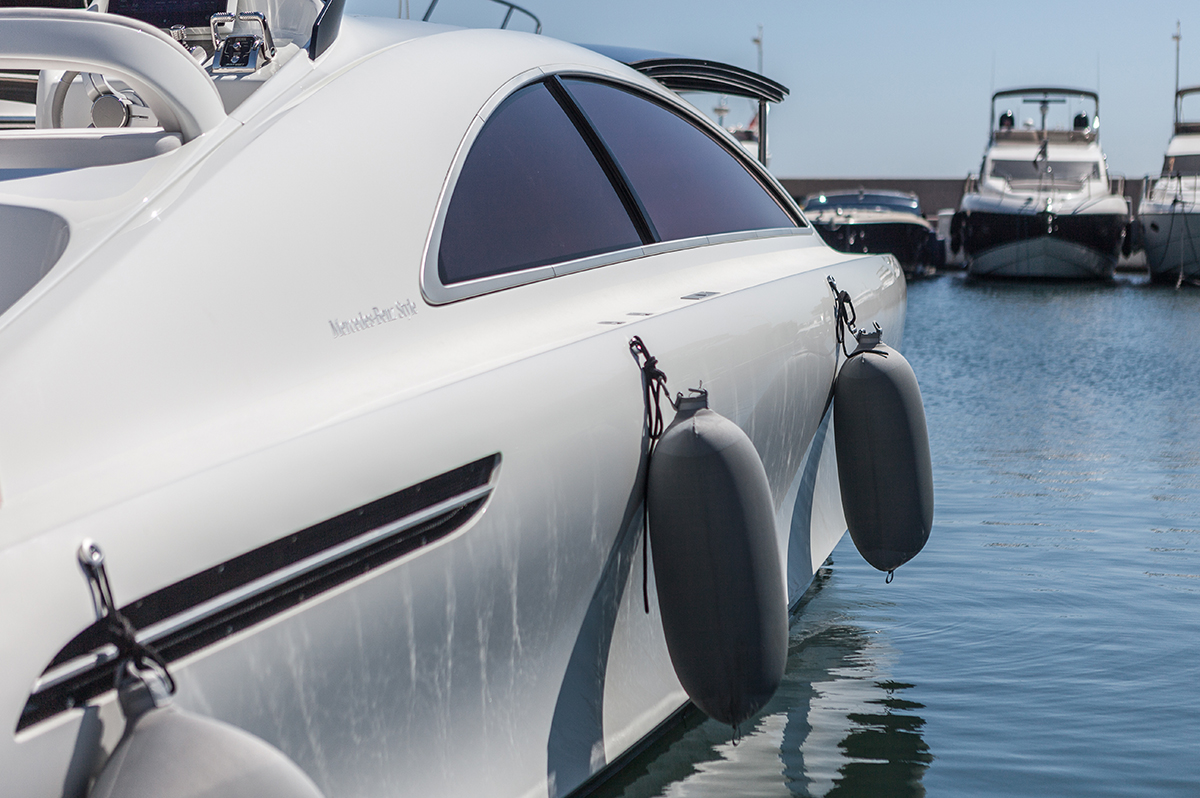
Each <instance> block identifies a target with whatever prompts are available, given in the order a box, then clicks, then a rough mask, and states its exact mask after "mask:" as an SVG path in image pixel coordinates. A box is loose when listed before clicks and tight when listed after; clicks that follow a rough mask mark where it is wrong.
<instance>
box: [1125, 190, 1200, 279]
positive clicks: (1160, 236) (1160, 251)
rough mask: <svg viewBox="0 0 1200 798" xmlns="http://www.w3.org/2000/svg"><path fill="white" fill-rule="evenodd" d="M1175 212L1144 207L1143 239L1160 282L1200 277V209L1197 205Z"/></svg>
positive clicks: (1148, 261)
mask: <svg viewBox="0 0 1200 798" xmlns="http://www.w3.org/2000/svg"><path fill="white" fill-rule="evenodd" d="M1185 207H1186V208H1187V209H1186V210H1176V211H1174V212H1172V211H1171V210H1167V211H1165V212H1150V211H1146V210H1143V211H1142V212H1141V213H1140V214H1139V215H1138V218H1139V220H1140V221H1141V224H1142V242H1143V246H1144V247H1145V249H1146V264H1147V265H1148V266H1149V268H1150V277H1151V279H1153V280H1155V281H1156V282H1162V281H1173V280H1176V279H1178V277H1179V275H1181V274H1182V275H1183V278H1184V279H1195V278H1197V277H1200V212H1197V211H1196V210H1194V206H1185Z"/></svg>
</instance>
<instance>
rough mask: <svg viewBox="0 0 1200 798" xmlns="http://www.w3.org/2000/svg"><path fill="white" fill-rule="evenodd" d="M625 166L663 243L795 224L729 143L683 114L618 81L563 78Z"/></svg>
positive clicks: (626, 174)
mask: <svg viewBox="0 0 1200 798" xmlns="http://www.w3.org/2000/svg"><path fill="white" fill-rule="evenodd" d="M563 85H564V86H566V87H567V89H568V91H569V92H570V93H571V97H572V98H573V99H574V100H575V102H576V103H578V104H579V106H580V107H581V108H582V110H583V112H584V113H585V114H586V116H587V118H588V121H589V122H590V123H591V125H592V126H593V127H594V128H595V129H596V131H597V132H598V133H599V134H600V138H601V139H603V141H604V143H605V145H607V147H608V149H609V150H610V151H611V152H612V154H613V157H614V158H615V159H616V161H617V163H618V164H620V166H621V169H622V170H623V172H624V174H625V176H626V178H627V179H628V181H629V185H630V187H631V188H632V189H633V192H634V194H636V195H637V197H638V199H639V200H640V201H641V204H642V206H643V207H644V208H645V210H646V213H647V215H648V216H649V220H650V222H651V224H652V225H653V227H654V229H655V232H656V233H657V237H658V239H659V240H660V241H673V240H677V239H681V238H694V237H696V236H705V235H715V234H718V233H731V232H737V231H742V230H766V229H772V228H780V227H793V228H794V227H797V226H798V225H797V222H796V220H794V219H793V218H792V216H791V215H790V214H789V213H788V212H787V211H785V210H784V206H783V205H782V203H780V201H779V200H778V199H777V198H775V197H773V196H772V194H771V192H770V191H768V189H767V188H766V187H765V186H764V185H763V184H762V183H761V182H759V180H758V178H756V177H755V176H754V175H753V174H752V173H751V172H750V171H749V170H748V169H747V168H746V166H745V165H743V164H742V162H741V160H739V159H738V158H737V157H736V156H735V155H733V153H731V152H730V151H729V150H728V149H726V147H725V146H724V145H722V144H720V143H718V142H717V141H716V139H714V138H712V137H711V136H709V135H708V134H707V133H705V132H704V131H702V130H701V129H700V128H698V127H697V126H696V125H694V124H692V123H691V122H689V121H688V120H686V119H684V118H683V117H682V116H680V115H679V114H677V113H675V112H673V111H670V110H668V109H666V108H664V107H663V106H661V105H659V104H657V103H655V102H652V101H650V100H648V99H645V98H643V97H640V96H638V95H635V94H633V93H631V92H628V91H625V90H623V89H618V88H616V87H615V86H612V85H609V84H606V83H599V82H596V81H591V80H583V79H574V78H572V79H567V80H564V81H563Z"/></svg>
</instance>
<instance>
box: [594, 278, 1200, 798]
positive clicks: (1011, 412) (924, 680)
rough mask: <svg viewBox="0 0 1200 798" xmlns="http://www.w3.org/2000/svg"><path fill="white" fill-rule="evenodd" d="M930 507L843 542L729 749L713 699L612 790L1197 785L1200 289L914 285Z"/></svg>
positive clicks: (1015, 790)
mask: <svg viewBox="0 0 1200 798" xmlns="http://www.w3.org/2000/svg"><path fill="white" fill-rule="evenodd" d="M904 353H905V355H906V357H908V359H909V361H910V362H911V363H912V364H913V367H914V368H915V369H916V372H917V376H918V378H919V380H920V383H921V390H922V393H923V395H924V400H925V409H926V414H927V418H928V421H929V430H930V445H931V450H932V454H933V470H934V483H935V491H936V511H935V518H934V529H933V534H932V536H931V538H930V542H929V544H928V546H927V547H926V548H925V551H924V552H922V554H921V555H920V556H919V557H917V559H915V560H914V561H913V562H911V563H909V564H907V565H905V566H904V567H903V568H901V569H900V570H899V571H898V572H897V574H896V579H895V581H894V582H893V583H892V584H890V585H885V584H884V579H883V574H881V573H879V572H877V571H874V570H873V569H872V568H871V567H870V566H868V565H866V564H865V563H864V562H863V561H862V560H861V559H860V558H859V557H858V554H857V552H856V551H855V550H854V546H853V544H852V543H851V542H850V540H849V539H848V538H847V539H845V540H843V541H842V543H841V544H840V545H839V546H838V548H837V549H836V550H835V551H834V554H833V556H832V557H831V558H830V561H829V562H827V563H826V565H825V567H824V568H823V569H822V570H821V572H820V573H819V574H818V576H817V578H816V580H815V581H814V584H813V586H812V587H811V588H810V589H809V592H808V593H807V594H806V596H805V600H804V603H803V606H802V608H801V611H800V613H799V614H798V615H797V616H796V618H795V619H794V621H793V624H792V631H791V646H790V653H789V661H788V670H787V675H786V677H785V681H784V684H783V686H782V687H781V689H780V690H779V693H778V694H777V695H776V696H775V698H774V700H773V701H772V702H771V704H770V705H769V706H768V707H767V708H766V709H765V710H764V711H763V713H762V714H761V715H760V716H759V717H758V718H757V719H756V720H755V721H753V722H752V723H751V724H750V726H751V728H748V729H746V730H744V736H743V737H742V739H741V740H740V741H739V742H738V743H737V745H734V744H733V742H732V740H731V735H730V732H729V730H728V729H727V728H725V727H721V726H720V725H718V724H716V723H714V722H712V721H708V720H705V719H703V717H702V716H699V715H698V713H697V714H696V715H693V716H691V717H689V719H688V720H687V721H686V722H685V723H684V724H682V725H681V726H680V727H678V728H677V729H675V730H674V731H673V732H671V733H670V734H668V735H667V736H666V737H665V738H663V739H662V740H661V741H659V742H658V743H657V744H656V745H655V746H654V747H652V748H651V749H650V750H649V751H647V752H646V754H644V755H643V756H641V757H640V758H639V759H637V760H636V761H634V762H633V763H632V765H631V766H630V767H628V768H626V769H625V770H624V771H623V772H622V773H621V774H619V775H618V776H617V777H616V778H615V779H614V780H613V781H611V782H609V783H608V784H607V785H605V787H604V788H603V790H602V793H603V794H604V795H606V796H610V798H615V796H628V798H634V797H635V796H638V797H640V796H658V795H662V796H731V795H746V796H919V795H935V796H943V795H944V796H963V795H971V796H993V795H994V796H1013V795H1020V796H1042V795H1044V796H1148V795H1153V796H1196V795H1200V290H1196V289H1190V290H1187V289H1185V290H1182V291H1175V290H1172V289H1171V288H1162V287H1157V286H1151V285H1148V284H1146V283H1145V282H1144V281H1143V280H1140V279H1132V278H1128V277H1125V278H1119V279H1118V280H1117V282H1116V283H1115V284H1110V285H1053V284H994V283H978V282H973V281H969V280H966V279H965V278H964V276H963V275H961V274H951V275H945V276H941V277H938V278H936V279H932V280H927V281H923V282H915V283H912V284H911V285H910V287H909V311H908V323H907V327H906V329H905V334H904Z"/></svg>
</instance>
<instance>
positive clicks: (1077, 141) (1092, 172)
mask: <svg viewBox="0 0 1200 798" xmlns="http://www.w3.org/2000/svg"><path fill="white" fill-rule="evenodd" d="M1014 101H1015V102H1017V103H1019V106H1018V108H1023V107H1026V106H1029V105H1034V106H1037V108H1038V111H1039V112H1040V115H1041V124H1040V125H1035V123H1034V120H1033V119H1032V118H1027V119H1026V120H1025V121H1024V122H1023V123H1022V124H1018V117H1017V114H1016V112H1014V111H1013V110H1011V109H1009V108H1007V107H1006V108H1005V110H1004V111H1003V112H1002V113H1000V115H999V117H997V114H996V111H997V105H998V104H1001V103H1004V104H1007V103H1010V102H1014ZM1051 110H1054V111H1055V116H1056V117H1058V118H1059V119H1060V120H1061V124H1057V125H1054V126H1048V124H1047V118H1048V117H1049V116H1050V113H1051ZM1099 113H1100V99H1099V97H1098V95H1097V94H1096V93H1095V92H1091V91H1084V90H1081V89H1064V88H1045V87H1030V88H1019V89H1007V90H1004V91H998V92H996V93H995V94H994V95H993V96H992V115H991V130H990V136H989V139H988V147H987V151H986V152H985V153H984V157H983V165H982V166H981V167H980V172H979V176H978V177H977V178H973V179H972V180H971V181H970V182H971V185H969V187H968V190H967V192H966V193H964V195H963V198H962V201H961V203H960V205H959V212H958V214H956V217H955V219H954V223H953V230H952V233H951V235H952V241H953V243H952V248H953V249H954V250H955V251H957V250H958V249H959V248H960V247H961V248H962V249H963V250H965V253H966V260H967V270H968V272H969V273H970V274H971V275H974V276H978V277H1015V278H1046V279H1066V280H1087V279H1109V278H1111V277H1112V276H1113V272H1114V271H1115V269H1116V265H1117V258H1118V257H1119V255H1120V253H1121V249H1122V244H1123V242H1125V240H1126V236H1127V232H1128V227H1129V203H1128V200H1126V199H1125V197H1124V196H1122V195H1121V194H1115V193H1113V192H1112V190H1111V188H1110V182H1109V174H1108V167H1107V164H1106V163H1105V159H1104V154H1103V152H1101V150H1100V139H1099V137H1100V117H1099Z"/></svg>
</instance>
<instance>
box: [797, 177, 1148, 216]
mask: <svg viewBox="0 0 1200 798" xmlns="http://www.w3.org/2000/svg"><path fill="white" fill-rule="evenodd" d="M779 182H780V183H782V184H783V187H784V188H785V189H786V190H787V192H788V193H789V194H791V195H792V196H793V197H795V198H796V201H797V202H802V201H803V200H804V198H805V197H806V196H808V195H809V194H816V193H817V192H820V191H844V190H851V191H852V190H854V189H856V188H886V189H891V190H893V191H911V192H912V193H914V194H916V195H917V196H918V197H919V198H920V199H921V209H922V210H924V211H925V215H926V216H927V217H929V218H936V217H937V212H938V211H939V210H942V209H943V208H955V209H957V208H958V201H959V200H960V199H962V195H963V187H964V186H966V183H967V181H966V178H965V177H787V178H781V179H780V181H779ZM1120 182H1121V181H1120V180H1113V181H1112V184H1113V186H1112V187H1113V190H1114V191H1117V190H1120V189H1121V185H1120ZM1124 192H1125V196H1126V197H1129V199H1130V205H1131V207H1132V209H1133V210H1137V204H1138V200H1139V199H1141V196H1142V181H1141V178H1130V179H1128V180H1125V186H1124Z"/></svg>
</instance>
